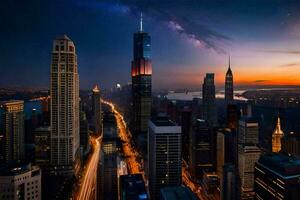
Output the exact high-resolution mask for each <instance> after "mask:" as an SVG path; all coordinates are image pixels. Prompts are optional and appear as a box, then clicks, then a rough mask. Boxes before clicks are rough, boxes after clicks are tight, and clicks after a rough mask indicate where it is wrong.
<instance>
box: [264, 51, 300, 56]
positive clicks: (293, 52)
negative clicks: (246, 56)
mask: <svg viewBox="0 0 300 200" xmlns="http://www.w3.org/2000/svg"><path fill="white" fill-rule="evenodd" d="M262 52H266V53H279V54H296V55H298V54H300V51H297V50H265V51H262Z"/></svg>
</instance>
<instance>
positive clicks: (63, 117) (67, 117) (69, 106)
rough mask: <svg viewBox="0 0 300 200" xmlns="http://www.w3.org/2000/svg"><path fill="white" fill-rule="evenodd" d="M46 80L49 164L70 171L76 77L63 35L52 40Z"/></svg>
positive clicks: (76, 126)
mask: <svg viewBox="0 0 300 200" xmlns="http://www.w3.org/2000/svg"><path fill="white" fill-rule="evenodd" d="M50 82H51V88H50V96H51V165H52V166H53V167H54V169H55V173H59V174H66V175H67V174H69V175H71V174H73V173H74V170H73V169H74V164H75V160H76V156H77V153H78V149H79V78H78V69H77V55H76V49H75V45H74V43H73V41H72V40H71V39H70V38H68V37H67V36H66V35H64V36H62V37H58V38H57V39H55V40H54V42H53V49H52V61H51V80H50Z"/></svg>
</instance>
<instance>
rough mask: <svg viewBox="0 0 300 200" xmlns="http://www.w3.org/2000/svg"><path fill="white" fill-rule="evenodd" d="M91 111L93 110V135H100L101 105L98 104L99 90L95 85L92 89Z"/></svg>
mask: <svg viewBox="0 0 300 200" xmlns="http://www.w3.org/2000/svg"><path fill="white" fill-rule="evenodd" d="M92 99H93V100H92V101H93V103H92V109H93V119H94V127H95V130H94V131H95V133H97V134H101V133H102V117H101V103H100V90H99V88H98V86H97V85H96V86H95V87H94V88H93V96H92Z"/></svg>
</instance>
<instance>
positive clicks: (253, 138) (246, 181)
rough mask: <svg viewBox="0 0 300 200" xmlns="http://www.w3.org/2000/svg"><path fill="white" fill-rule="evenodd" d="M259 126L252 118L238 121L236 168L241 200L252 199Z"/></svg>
mask: <svg viewBox="0 0 300 200" xmlns="http://www.w3.org/2000/svg"><path fill="white" fill-rule="evenodd" d="M258 138H259V125H258V122H257V121H256V120H253V119H252V118H248V117H246V118H242V119H241V120H240V121H239V134H238V168H239V176H240V178H241V199H253V198H254V165H255V162H257V161H258V159H259V156H260V154H261V151H260V149H259V148H258V143H259V140H258Z"/></svg>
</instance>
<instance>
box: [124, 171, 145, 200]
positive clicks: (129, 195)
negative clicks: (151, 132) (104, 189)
mask: <svg viewBox="0 0 300 200" xmlns="http://www.w3.org/2000/svg"><path fill="white" fill-rule="evenodd" d="M119 188H120V198H119V199H120V200H140V199H143V200H147V199H149V198H148V194H147V190H146V187H145V182H144V179H143V176H142V174H128V175H122V176H120V187H119Z"/></svg>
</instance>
